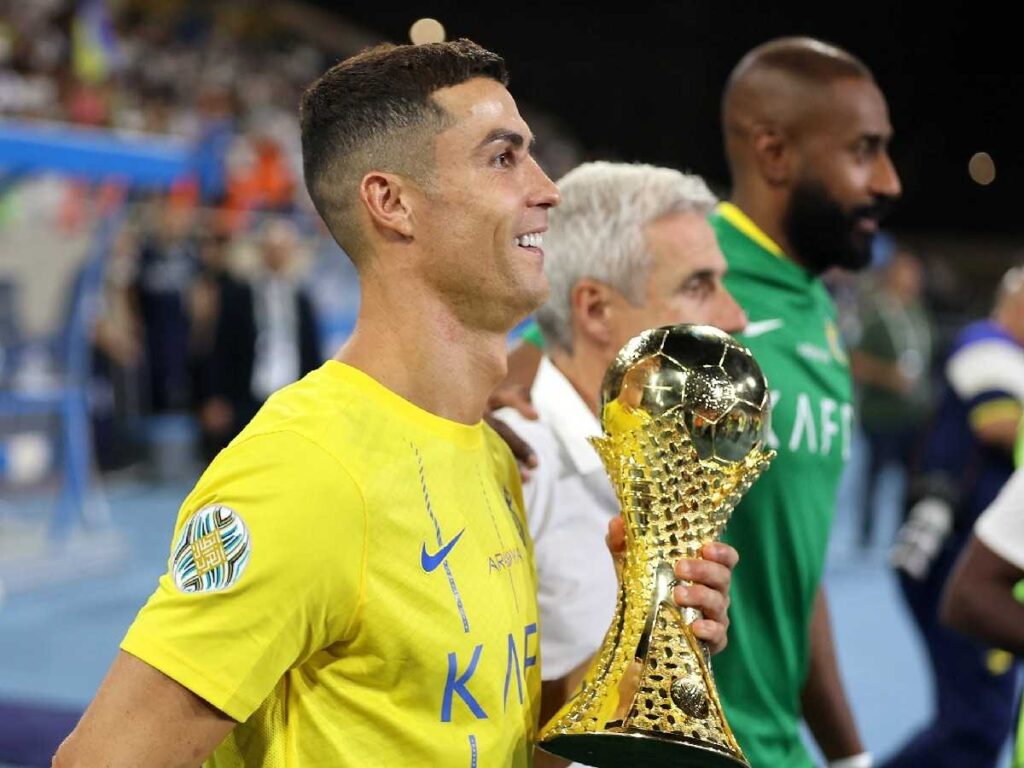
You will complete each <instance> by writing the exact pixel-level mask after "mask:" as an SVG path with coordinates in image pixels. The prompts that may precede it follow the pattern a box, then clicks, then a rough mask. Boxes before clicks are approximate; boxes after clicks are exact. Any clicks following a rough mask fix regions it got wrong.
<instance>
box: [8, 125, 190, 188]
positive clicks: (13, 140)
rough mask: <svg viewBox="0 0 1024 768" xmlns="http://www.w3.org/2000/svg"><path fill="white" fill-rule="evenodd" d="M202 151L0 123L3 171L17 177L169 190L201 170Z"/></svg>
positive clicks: (150, 139)
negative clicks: (54, 176)
mask: <svg viewBox="0 0 1024 768" xmlns="http://www.w3.org/2000/svg"><path fill="white" fill-rule="evenodd" d="M197 152H198V149H197V148H196V147H193V146H192V145H191V144H189V143H188V142H185V141H181V140H179V139H175V138H172V137H166V136H141V135H138V136H136V135H131V136H128V135H122V134H117V133H113V132H111V131H107V130H100V129H94V128H82V127H77V126H70V125H65V124H54V123H37V122H28V121H24V120H0V169H3V171H4V172H5V174H8V175H12V176H15V177H16V176H19V175H23V174H28V173H40V172H49V173H62V174H67V175H69V176H75V177H80V178H87V179H93V180H111V179H117V180H122V181H124V182H125V183H127V184H132V185H135V186H144V187H152V186H156V187H167V186H169V185H171V184H173V183H175V182H176V181H179V180H180V179H182V178H185V177H187V176H189V175H190V174H193V173H197V172H198V171H199V168H198V167H197Z"/></svg>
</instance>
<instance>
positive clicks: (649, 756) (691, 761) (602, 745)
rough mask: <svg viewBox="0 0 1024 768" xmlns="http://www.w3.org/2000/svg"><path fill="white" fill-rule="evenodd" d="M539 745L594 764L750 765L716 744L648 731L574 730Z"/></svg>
mask: <svg viewBox="0 0 1024 768" xmlns="http://www.w3.org/2000/svg"><path fill="white" fill-rule="evenodd" d="M538 746H539V747H540V748H541V749H543V750H544V751H545V752H550V753H551V754H553V755H557V756H558V757H564V758H567V759H569V760H572V761H573V762H576V763H581V764H582V765H589V766H593V768H633V766H637V765H643V766H645V767H646V768H750V764H749V763H748V762H747V761H746V760H744V759H743V758H741V757H736V756H733V755H730V754H727V753H725V752H722V751H720V750H717V749H714V748H713V747H709V746H707V745H703V744H697V743H695V742H692V741H682V740H679V739H674V738H671V737H661V736H654V735H651V734H647V733H615V732H612V731H603V732H600V733H574V734H569V735H564V736H555V737H554V738H552V739H549V740H546V741H542V742H540V744H539V745H538Z"/></svg>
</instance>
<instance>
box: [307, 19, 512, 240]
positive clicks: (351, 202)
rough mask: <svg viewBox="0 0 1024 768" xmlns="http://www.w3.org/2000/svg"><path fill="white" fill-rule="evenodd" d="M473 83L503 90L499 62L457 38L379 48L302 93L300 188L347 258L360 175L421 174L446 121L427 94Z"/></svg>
mask: <svg viewBox="0 0 1024 768" xmlns="http://www.w3.org/2000/svg"><path fill="white" fill-rule="evenodd" d="M476 77H486V78H490V79H492V80H496V81H497V82H499V83H501V84H502V85H507V84H508V73H507V71H506V68H505V61H504V59H502V58H501V56H499V55H498V54H496V53H492V52H491V51H488V50H487V49H485V48H482V47H481V46H479V45H477V44H476V43H474V42H472V41H471V40H465V39H462V40H455V41H453V42H445V43H428V44H425V45H390V44H386V45H379V46H376V47H374V48H370V49H368V50H365V51H363V52H362V53H359V54H357V55H355V56H353V57H351V58H348V59H345V60H344V61H341V62H340V63H338V64H335V65H334V66H333V67H331V68H330V69H329V70H327V72H325V73H324V74H323V75H322V76H321V77H320V78H319V79H317V80H316V82H314V83H313V84H312V85H310V86H309V87H308V88H307V89H306V91H305V93H304V94H303V95H302V101H301V105H300V108H299V117H300V123H301V129H302V166H303V172H304V174H305V179H306V188H307V189H308V190H309V196H310V197H311V198H312V200H313V205H315V206H316V210H317V212H318V213H319V214H320V216H321V217H322V218H323V220H324V222H325V223H326V224H327V227H328V229H330V231H331V234H332V235H333V236H334V238H335V239H336V240H337V241H338V243H339V244H340V245H341V246H342V248H344V249H345V251H346V252H347V253H348V254H349V256H350V257H352V258H353V259H357V258H358V254H359V253H360V252H361V251H362V250H363V246H364V243H363V235H362V233H361V232H360V230H359V225H358V218H357V217H356V216H355V205H356V201H357V200H358V189H359V183H360V182H361V181H362V179H363V177H364V176H365V175H366V173H368V172H369V171H371V170H381V171H390V172H392V173H401V174H403V175H407V176H411V177H413V178H416V179H422V178H423V177H424V176H425V175H427V174H428V173H429V172H430V171H431V170H432V169H433V152H432V145H431V143H430V140H432V139H433V137H434V136H436V135H437V133H439V132H440V131H442V130H443V129H444V128H445V126H447V125H448V124H449V120H450V117H449V115H448V114H447V113H446V112H445V110H444V109H443V108H442V107H441V106H440V105H439V104H437V102H435V101H434V100H433V99H432V98H431V95H432V94H433V93H434V91H437V90H439V89H441V88H447V87H451V86H454V85H459V84H461V83H464V82H466V81H467V80H471V79H473V78H476Z"/></svg>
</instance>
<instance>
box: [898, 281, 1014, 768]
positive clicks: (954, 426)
mask: <svg viewBox="0 0 1024 768" xmlns="http://www.w3.org/2000/svg"><path fill="white" fill-rule="evenodd" d="M1022 407H1024V269H1022V268H1020V267H1015V268H1013V269H1011V270H1009V271H1008V272H1007V273H1006V274H1005V275H1004V277H1003V279H1002V281H1001V282H1000V284H999V288H998V291H997V294H996V299H995V307H994V308H993V310H992V313H991V315H990V316H989V317H988V318H986V319H984V320H979V321H977V322H974V323H971V324H970V325H968V326H967V327H966V328H964V329H963V330H962V331H961V332H960V333H959V335H958V336H957V338H956V340H955V341H954V343H953V346H952V349H951V351H950V354H949V356H948V357H947V359H946V361H945V363H944V366H943V384H942V391H941V393H940V395H939V401H938V406H937V412H936V413H935V415H934V416H933V418H932V420H931V423H930V425H929V427H928V429H927V431H926V434H925V436H924V438H923V441H922V448H921V456H920V458H919V459H918V460H917V461H915V462H914V467H913V470H914V479H913V482H912V483H911V486H910V489H909V494H908V499H907V508H908V511H907V518H906V521H905V522H904V523H903V525H902V527H901V528H900V530H899V532H898V534H897V540H896V543H895V545H894V547H893V550H892V553H891V559H892V562H893V565H894V566H895V567H896V569H897V573H898V576H899V582H900V586H901V588H902V592H903V596H904V598H905V600H906V602H907V606H908V607H909V609H910V613H911V616H912V618H913V620H914V623H915V624H916V626H917V629H918V631H919V632H920V633H921V637H922V639H923V640H924V642H925V645H926V646H927V648H928V660H929V663H930V666H931V674H932V677H933V679H934V681H935V689H934V690H935V709H934V715H933V717H932V720H931V721H930V722H929V723H927V724H926V725H925V726H924V728H922V729H921V730H920V731H919V732H918V733H916V734H915V735H914V736H913V737H912V738H911V739H910V740H909V741H908V742H907V743H906V744H904V745H903V746H902V747H901V748H900V749H899V750H898V751H897V753H896V754H895V755H894V756H893V757H892V758H891V759H890V760H889V761H888V762H887V763H886V764H885V765H886V766H887V768H912V767H913V768H916V767H917V766H923V765H927V766H934V767H935V768H945V767H946V766H949V768H953V766H965V765H970V766H972V768H989V767H990V766H994V765H996V761H997V759H998V757H999V752H1000V749H1001V748H1002V746H1003V743H1004V741H1005V740H1006V735H1007V733H1008V732H1009V730H1010V726H1011V722H1012V719H1013V708H1014V704H1015V691H1016V685H1017V674H1016V673H1017V666H1016V664H1014V663H1012V660H1011V659H1009V658H1008V657H1007V655H1006V653H1005V652H1003V651H999V650H993V649H992V648H990V647H988V646H986V645H984V644H982V643H979V642H978V641H976V640H974V639H972V638H969V637H965V636H964V635H961V634H960V633H958V632H954V631H953V630H951V629H949V628H948V627H946V626H943V625H942V624H941V622H940V618H939V604H940V600H941V597H942V592H943V589H944V588H945V585H946V581H947V579H948V578H949V574H950V571H951V570H952V568H953V564H954V563H955V562H956V559H957V557H958V556H959V554H960V552H961V551H962V550H963V548H964V545H965V544H966V543H967V541H968V539H969V537H970V534H971V529H972V528H973V526H974V523H975V520H977V519H978V516H979V515H980V514H981V512H982V510H984V509H985V508H986V507H988V506H989V504H991V503H992V501H993V500H994V499H995V498H996V496H997V495H998V493H999V491H1000V489H1001V488H1002V487H1003V485H1004V484H1005V483H1006V481H1007V480H1008V479H1009V477H1010V475H1011V474H1012V472H1013V448H1014V443H1015V440H1016V435H1017V427H1018V424H1019V422H1020V418H1021V413H1022Z"/></svg>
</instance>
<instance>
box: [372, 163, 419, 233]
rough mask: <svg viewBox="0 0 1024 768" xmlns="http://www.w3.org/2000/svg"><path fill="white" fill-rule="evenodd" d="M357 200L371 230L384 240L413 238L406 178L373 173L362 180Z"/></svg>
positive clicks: (409, 195) (409, 193) (410, 200)
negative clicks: (368, 218) (379, 234)
mask: <svg viewBox="0 0 1024 768" xmlns="http://www.w3.org/2000/svg"><path fill="white" fill-rule="evenodd" d="M359 197H360V199H361V200H362V202H363V208H365V209H366V212H367V214H368V215H369V217H370V222H371V223H372V225H373V227H374V229H377V230H379V231H381V233H382V234H383V235H384V236H385V237H390V238H400V239H403V240H410V239H412V236H413V224H412V199H411V198H412V188H411V185H410V184H409V182H408V180H407V179H403V178H402V177H401V176H398V175H397V174H393V173H382V172H378V171H373V172H371V173H368V174H366V175H365V176H364V177H363V180H362V183H361V184H360V185H359Z"/></svg>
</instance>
